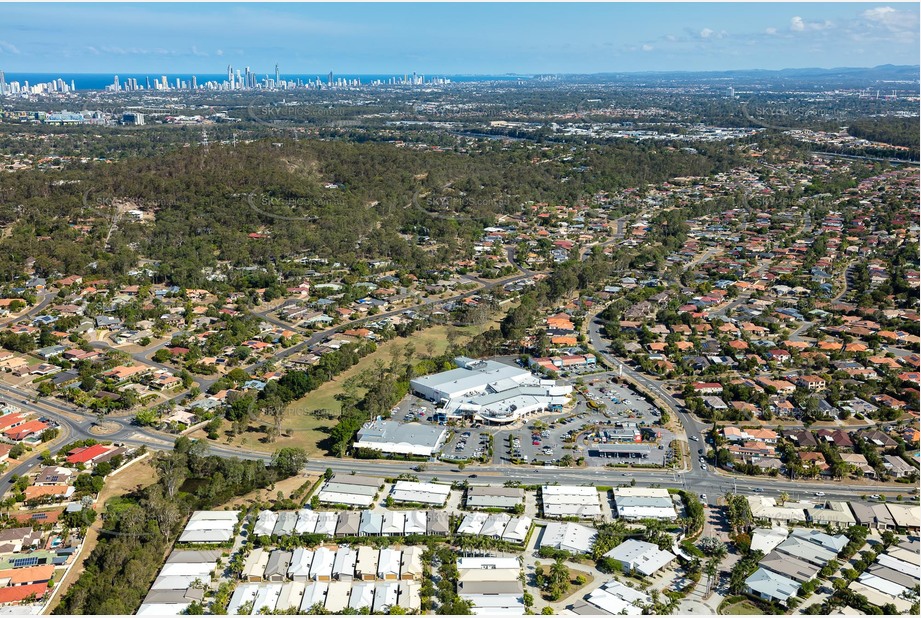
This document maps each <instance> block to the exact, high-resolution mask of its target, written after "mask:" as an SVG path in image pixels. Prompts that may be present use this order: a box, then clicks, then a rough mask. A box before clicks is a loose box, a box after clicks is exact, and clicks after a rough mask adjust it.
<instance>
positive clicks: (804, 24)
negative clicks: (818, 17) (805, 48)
mask: <svg viewBox="0 0 921 618" xmlns="http://www.w3.org/2000/svg"><path fill="white" fill-rule="evenodd" d="M832 26H833V24H832V23H831V22H830V21H828V20H825V21H822V22H819V21H812V22H810V21H806V20H804V19H803V18H802V17H800V16H799V15H797V16H796V17H793V18H791V19H790V30H792V31H793V32H807V31H818V30H827V29H828V28H831V27H832Z"/></svg>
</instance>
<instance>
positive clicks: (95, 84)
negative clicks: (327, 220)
mask: <svg viewBox="0 0 921 618" xmlns="http://www.w3.org/2000/svg"><path fill="white" fill-rule="evenodd" d="M235 70H236V69H235ZM116 75H118V79H119V83H121V84H122V85H124V83H125V80H126V79H129V78H134V79H136V80H137V82H138V85H139V86H144V87H145V89H146V86H147V78H150V83H151V85H153V81H154V79H157V80H160V79H161V78H162V77H163V76H164V75H166V79H167V82H168V83H169V84H170V85H173V84H175V83H176V79H177V78H178V79H179V80H180V81H185V82H188V83H190V84H191V83H192V77H193V76H194V77H195V78H196V79H197V80H198V84H199V86H201V85H202V84H205V83H207V82H217V83H222V82H224V81H227V74H226V73H194V74H193V73H6V82H7V83H10V82H19V83H20V84H22V83H24V82H29V84H43V83H47V82H51V81H55V80H57V79H63V80H64V83H66V84H67V85H68V86H69V85H70V82H71V81H73V82H74V85H75V86H76V88H77V90H103V89H104V88H105V87H106V86H110V85H111V84H112V83H113V82H114V81H115V76H116ZM255 75H256V79H257V80H258V81H260V82H261V81H262V80H264V79H265V78H269V79H275V73H274V72H272V73H256V74H255ZM280 77H281V79H282V80H284V81H293V82H296V81H297V80H301V81H302V82H307V81H316V80H318V79H319V80H320V81H321V82H323V83H326V80H327V77H328V74H327V73H300V74H296V75H291V74H286V73H282V74H281V75H280ZM404 77H410V78H411V77H412V74H409V75H403V74H400V75H396V74H392V73H391V74H387V75H385V74H380V75H370V74H363V75H354V74H341V75H340V74H336V73H333V79H347V80H354V79H359V80H361V83H362V84H370V83H371V82H373V81H382V82H387V81H389V80H390V79H393V78H396V79H403V78H404ZM432 78H446V79H450V80H451V81H452V82H494V81H512V82H513V81H518V80H522V79H523V80H531V79H533V76H531V75H426V76H425V79H426V80H429V79H432ZM425 85H428V84H427V83H426V84H425Z"/></svg>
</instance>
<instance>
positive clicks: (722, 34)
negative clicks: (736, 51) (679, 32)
mask: <svg viewBox="0 0 921 618" xmlns="http://www.w3.org/2000/svg"><path fill="white" fill-rule="evenodd" d="M697 35H698V36H699V37H700V38H702V39H705V40H715V39H724V38H726V37H727V36H729V33H728V32H726V31H725V30H720V31H719V32H717V31H716V30H714V29H713V28H704V29H703V30H701V31H700V32H698V33H697Z"/></svg>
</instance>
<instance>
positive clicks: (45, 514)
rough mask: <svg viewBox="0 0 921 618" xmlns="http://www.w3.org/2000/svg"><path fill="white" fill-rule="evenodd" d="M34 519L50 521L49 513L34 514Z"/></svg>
mask: <svg viewBox="0 0 921 618" xmlns="http://www.w3.org/2000/svg"><path fill="white" fill-rule="evenodd" d="M32 519H48V513H32Z"/></svg>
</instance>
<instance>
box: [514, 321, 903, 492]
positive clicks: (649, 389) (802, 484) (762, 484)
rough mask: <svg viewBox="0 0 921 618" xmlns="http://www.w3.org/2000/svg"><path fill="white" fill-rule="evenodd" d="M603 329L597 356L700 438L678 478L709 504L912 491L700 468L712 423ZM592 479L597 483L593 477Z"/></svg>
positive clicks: (594, 341) (595, 330)
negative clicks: (640, 367)
mask: <svg viewBox="0 0 921 618" xmlns="http://www.w3.org/2000/svg"><path fill="white" fill-rule="evenodd" d="M601 328H602V322H601V321H600V320H597V319H594V320H591V322H590V323H589V326H588V338H589V343H590V344H591V346H592V348H594V350H595V352H596V353H598V354H599V356H601V358H602V359H603V360H605V361H607V363H608V364H609V365H610V366H611V367H613V368H614V370H615V371H617V372H618V373H619V374H620V375H621V376H623V377H624V378H625V379H627V380H628V381H629V382H630V383H632V384H633V385H634V386H636V387H637V388H638V389H639V390H640V391H641V392H646V393H647V394H650V395H652V396H653V397H654V398H656V399H658V400H659V402H660V405H662V404H664V405H665V406H666V407H667V408H668V410H669V412H670V413H671V414H674V415H675V416H676V417H677V418H678V419H679V420H680V421H681V425H682V426H683V427H684V430H685V432H686V433H687V435H688V438H690V437H692V436H698V437H699V440H698V441H697V442H695V441H690V440H689V442H688V444H689V448H690V450H691V460H692V461H691V462H690V463H691V469H690V470H689V471H687V472H679V473H678V474H677V478H680V482H681V483H682V486H683V487H684V488H686V489H688V490H691V491H693V492H695V493H697V494H707V501H708V502H709V503H710V504H715V503H716V500H717V499H718V497H719V496H721V495H722V494H724V493H726V491H728V490H732V491H735V489H736V488H737V489H738V490H745V491H753V490H754V489H755V488H756V487H758V488H761V489H763V492H764V494H765V495H775V496H776V495H779V494H780V493H781V492H786V493H788V494H790V495H795V494H799V495H800V496H803V497H807V496H810V495H813V494H814V492H815V491H819V490H820V491H823V492H825V494H826V497H828V498H851V499H852V498H854V497H855V496H861V495H866V494H874V493H886V492H890V493H891V492H895V493H902V494H907V493H908V491H910V488H908V487H906V486H904V485H902V486H899V485H896V484H887V485H884V484H874V485H844V484H838V483H829V482H827V481H804V480H788V479H781V478H770V479H767V478H766V477H762V478H755V477H736V476H728V475H722V474H717V473H716V472H714V471H713V469H712V468H711V467H708V468H707V470H703V469H701V467H700V465H699V464H698V463H697V462H696V460H695V457H694V456H695V455H696V453H695V452H694V451H695V450H696V449H697V448H702V447H703V445H704V442H703V434H704V432H706V431H707V429H709V424H707V423H704V422H701V421H699V420H698V419H697V418H696V417H694V416H693V415H691V414H688V413H687V412H685V411H684V407H683V406H682V405H681V404H679V403H678V401H677V400H676V399H675V398H674V397H673V396H672V394H671V393H670V392H669V391H668V390H667V389H666V388H665V387H664V386H662V384H661V383H659V382H658V381H657V380H655V379H653V378H651V377H649V376H647V375H645V374H643V373H640V372H638V371H635V370H634V369H633V368H631V367H630V366H629V365H626V364H625V363H623V362H622V361H621V360H620V359H618V358H616V357H614V356H613V355H612V354H610V353H609V352H607V343H606V342H605V341H604V339H603V337H602V335H601ZM695 444H696V446H695ZM630 475H631V476H633V477H635V478H636V479H637V483H638V484H650V483H656V482H661V480H660V479H661V476H662V474H661V473H658V475H659V478H655V474H647V473H646V472H645V471H641V470H636V471H634V472H632V473H631V474H630ZM585 476H588V475H587V474H583V478H585ZM516 478H517V477H516ZM592 478H593V480H594V477H592ZM601 478H603V479H605V481H606V482H607V481H612V480H615V479H614V478H612V477H610V476H604V477H601ZM622 480H623V479H621V481H622ZM561 482H563V481H561ZM596 482H597V481H596ZM676 486H677V485H676Z"/></svg>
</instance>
